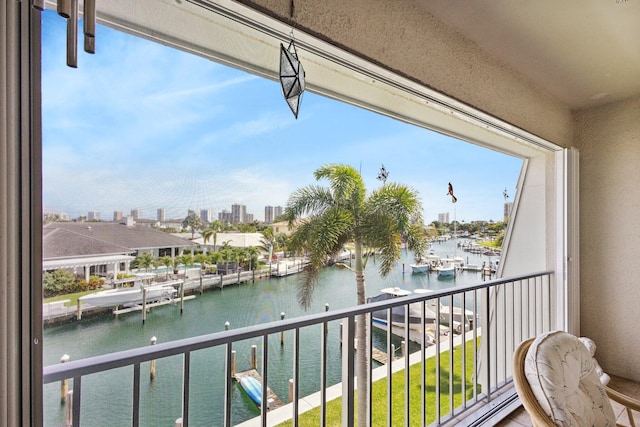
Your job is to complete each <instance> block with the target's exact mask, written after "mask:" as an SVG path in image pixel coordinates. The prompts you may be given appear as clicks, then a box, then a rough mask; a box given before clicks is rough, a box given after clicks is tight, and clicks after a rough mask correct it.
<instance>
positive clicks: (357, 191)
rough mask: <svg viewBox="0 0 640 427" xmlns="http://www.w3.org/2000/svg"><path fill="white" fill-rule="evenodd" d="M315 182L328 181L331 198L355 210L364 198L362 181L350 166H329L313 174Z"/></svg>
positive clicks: (364, 190) (364, 191) (364, 192)
mask: <svg viewBox="0 0 640 427" xmlns="http://www.w3.org/2000/svg"><path fill="white" fill-rule="evenodd" d="M314 176H315V178H316V180H320V179H322V178H326V179H328V180H329V184H330V186H331V191H332V192H333V198H334V200H335V201H336V202H337V203H340V204H343V205H345V206H354V207H356V208H358V207H359V205H360V204H362V203H363V202H364V200H365V197H366V189H365V186H364V181H363V180H362V176H360V173H359V172H358V171H357V170H356V169H354V168H353V167H352V166H349V165H343V164H329V165H324V166H322V167H320V168H319V169H318V170H316V171H315V172H314Z"/></svg>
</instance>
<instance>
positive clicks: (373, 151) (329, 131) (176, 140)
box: [42, 11, 522, 223]
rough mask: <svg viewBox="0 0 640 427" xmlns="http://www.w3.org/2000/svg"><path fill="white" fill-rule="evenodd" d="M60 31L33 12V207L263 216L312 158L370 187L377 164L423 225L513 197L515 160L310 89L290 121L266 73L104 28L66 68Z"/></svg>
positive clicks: (492, 214)
mask: <svg viewBox="0 0 640 427" xmlns="http://www.w3.org/2000/svg"><path fill="white" fill-rule="evenodd" d="M65 28H66V25H65V21H64V20H63V19H62V18H60V17H59V16H57V14H56V13H55V12H53V11H47V12H45V13H43V35H42V37H43V46H42V86H43V87H42V92H43V113H42V114H43V175H44V176H43V190H44V200H43V202H44V208H45V211H55V212H66V213H69V214H70V215H71V216H72V217H77V216H78V215H86V214H87V212H88V211H98V212H100V214H101V216H102V219H105V220H110V219H112V218H113V211H116V210H117V211H123V212H124V213H125V214H127V213H128V212H130V210H131V209H134V208H138V209H140V210H141V211H142V216H143V217H144V218H155V216H156V210H157V209H158V208H165V209H166V212H167V217H170V218H180V217H184V216H185V215H186V212H187V210H188V209H195V210H200V209H212V211H213V213H214V217H216V215H217V212H219V211H221V210H222V209H227V210H230V209H231V205H232V204H234V203H240V204H244V205H246V206H247V212H248V213H253V214H254V218H255V219H258V220H262V219H264V207H265V206H266V205H272V206H278V205H281V206H285V205H286V202H287V199H288V197H289V195H290V194H291V193H292V192H293V191H294V190H295V189H296V188H299V187H301V186H305V185H308V184H312V183H315V180H314V179H313V171H314V170H315V169H317V168H318V167H319V166H321V165H323V164H325V163H346V164H350V165H352V166H354V167H356V168H357V169H359V170H360V171H361V173H362V176H363V178H364V180H365V183H366V185H367V188H368V189H369V190H371V189H373V188H375V187H377V186H379V185H380V184H381V182H380V181H378V180H377V179H376V177H377V175H378V172H379V170H380V167H381V165H382V164H384V166H385V168H386V169H387V170H388V171H389V178H388V182H391V181H393V182H399V183H402V184H406V185H408V186H410V187H413V188H414V189H416V190H417V191H418V193H419V194H420V197H421V199H422V201H423V205H424V218H425V222H427V223H429V222H431V221H433V220H436V219H437V215H438V213H441V212H450V215H451V219H453V216H454V214H455V215H456V218H457V219H458V220H459V221H463V220H464V221H472V220H495V221H497V220H502V213H503V203H504V198H503V191H504V189H505V188H506V189H507V191H508V193H509V195H511V196H512V197H513V195H514V193H515V185H516V181H517V178H518V175H519V173H520V168H521V165H522V161H521V160H520V159H517V158H514V157H510V156H506V155H503V154H500V153H497V152H494V151H491V150H488V149H484V148H480V147H478V146H475V145H472V144H468V143H465V142H462V141H458V140H455V139H452V138H449V137H446V136H443V135H440V134H437V133H434V132H431V131H428V130H425V129H422V128H418V127H416V126H412V125H407V124H405V123H401V122H399V121H395V120H392V119H389V118H386V117H384V116H381V115H378V114H375V113H371V112H368V111H365V110H362V109H359V108H356V107H352V106H350V105H347V104H344V103H341V102H337V101H333V100H330V99H327V98H324V97H321V96H318V95H315V94H313V93H310V92H305V94H304V96H303V100H302V106H301V109H300V114H299V116H298V119H297V120H296V119H295V118H294V117H293V114H292V113H291V111H290V110H289V108H288V106H287V105H286V103H285V101H284V99H283V98H282V94H281V89H280V86H279V84H278V83H277V82H275V81H271V80H267V79H264V78H261V77H256V76H253V75H251V74H248V73H246V72H243V71H238V70H235V69H233V68H230V67H226V66H223V65H220V64H216V63H213V62H211V61H208V60H205V59H202V58H199V57H196V56H193V55H189V54H186V53H182V52H179V51H177V50H175V49H171V48H168V47H165V46H162V45H159V44H156V43H152V42H149V41H146V40H143V39H139V38H135V37H133V36H130V35H127V34H124V33H120V32H117V31H114V30H111V29H109V28H106V27H103V26H99V27H98V29H97V36H96V54H95V55H88V54H86V53H84V52H83V51H82V39H81V37H80V40H79V45H80V47H79V49H78V68H77V69H72V68H69V67H67V66H66V57H65ZM448 182H451V183H452V184H453V185H454V190H455V194H456V196H457V197H458V203H456V204H455V205H453V204H452V203H451V199H450V198H449V197H448V196H446V192H447V184H448ZM510 200H512V199H510ZM454 208H455V211H454Z"/></svg>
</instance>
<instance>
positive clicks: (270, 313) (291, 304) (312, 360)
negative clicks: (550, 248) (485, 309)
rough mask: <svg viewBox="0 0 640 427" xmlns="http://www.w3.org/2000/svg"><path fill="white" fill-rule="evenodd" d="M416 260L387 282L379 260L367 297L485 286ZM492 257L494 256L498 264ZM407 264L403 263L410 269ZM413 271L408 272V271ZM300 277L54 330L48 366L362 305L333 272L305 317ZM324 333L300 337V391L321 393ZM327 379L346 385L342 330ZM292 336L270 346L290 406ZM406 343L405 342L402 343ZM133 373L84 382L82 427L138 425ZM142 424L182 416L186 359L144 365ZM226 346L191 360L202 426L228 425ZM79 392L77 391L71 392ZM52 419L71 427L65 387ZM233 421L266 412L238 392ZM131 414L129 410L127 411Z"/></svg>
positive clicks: (48, 389)
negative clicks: (427, 269) (421, 266)
mask: <svg viewBox="0 0 640 427" xmlns="http://www.w3.org/2000/svg"><path fill="white" fill-rule="evenodd" d="M455 243H456V241H455V240H453V241H449V242H445V243H441V244H438V243H435V244H434V246H433V249H434V250H435V252H436V254H437V255H440V256H442V257H444V256H446V255H454V252H455ZM458 255H461V256H463V257H464V258H465V261H466V262H468V263H471V264H478V265H481V264H482V262H483V261H488V260H489V258H488V257H481V256H479V255H473V254H469V253H467V252H461V251H460V250H458ZM412 259H413V258H412V256H411V254H405V255H404V256H403V259H402V260H401V261H400V262H399V263H398V265H397V268H396V269H395V271H393V272H391V273H390V274H389V276H387V277H386V278H385V279H384V280H383V279H381V278H380V277H379V276H378V274H377V271H376V270H377V268H378V265H377V264H376V262H375V260H374V259H370V260H369V263H368V265H367V269H366V276H365V277H366V279H365V280H366V286H367V296H373V295H376V294H377V293H378V291H379V290H380V289H382V288H385V287H389V286H399V287H401V288H405V289H409V290H413V289H419V288H425V289H443V288H449V287H453V286H460V285H466V284H473V283H478V282H479V281H481V277H480V273H475V272H463V273H460V274H458V275H457V276H456V277H455V278H451V279H446V280H441V279H438V278H437V277H436V275H435V274H434V273H431V274H412V272H411V268H410V267H409V264H410V263H411V262H412ZM495 259H496V257H493V258H492V260H495ZM403 264H404V267H403ZM403 269H404V273H403ZM296 283H297V277H296V276H295V275H293V276H288V277H282V278H277V279H267V280H262V281H256V282H255V283H253V284H252V283H246V284H242V285H239V286H238V285H233V286H229V287H226V288H224V289H223V290H212V291H208V292H205V293H204V294H203V295H202V296H200V295H198V296H197V297H196V298H195V299H193V300H189V301H186V302H185V308H184V313H183V315H182V316H181V315H180V312H179V308H178V306H177V305H167V306H163V307H156V308H154V309H153V310H152V311H151V312H149V314H148V316H147V320H146V323H145V325H142V321H141V317H140V313H139V312H138V313H129V314H124V315H120V316H119V317H117V318H116V317H114V316H113V315H105V316H100V317H93V318H85V319H82V320H81V321H79V322H71V323H67V324H63V325H57V326H51V327H47V328H46V329H45V331H44V363H45V366H47V365H51V364H55V363H59V361H60V357H61V356H62V355H63V354H68V355H70V356H71V359H72V360H78V359H82V358H85V357H90V356H95V355H99V354H105V353H111V352H115V351H120V350H126V349H131V348H136V347H142V346H147V345H149V344H150V339H151V337H152V336H155V337H157V339H158V342H159V343H160V342H167V341H172V340H177V339H180V338H187V337H193V336H198V335H203V334H208V333H212V332H218V331H222V330H224V324H225V322H227V321H228V322H230V324H231V328H238V327H243V326H251V325H256V324H261V323H265V322H271V321H274V320H279V319H280V313H282V312H284V313H285V315H286V317H287V318H291V317H295V316H299V315H302V314H311V313H320V312H324V310H325V304H326V303H328V304H329V306H330V310H331V309H338V308H344V307H350V306H353V305H355V302H356V296H355V278H354V276H353V273H352V272H350V271H348V270H339V269H337V268H327V269H325V271H323V272H322V275H321V277H320V281H319V284H318V286H317V287H316V289H315V292H314V298H313V303H312V306H311V308H310V309H309V310H308V311H307V312H305V311H304V310H302V309H301V308H300V307H299V306H298V304H297V300H296ZM320 333H321V329H320V328H318V327H314V328H306V329H304V330H302V331H301V335H300V341H301V348H302V349H303V350H302V353H301V355H300V364H301V365H300V366H301V372H302V375H303V378H304V380H303V381H301V382H300V386H301V395H303V396H304V395H307V394H310V393H313V392H315V391H317V390H318V389H319V385H320V378H319V374H318V373H319V371H320V369H319V366H320V364H319V363H320V361H319V355H318V352H319V342H320ZM328 337H329V338H328V340H329V348H328V366H329V372H328V373H327V375H328V382H329V383H330V384H335V383H337V382H339V381H340V375H341V368H340V356H341V353H340V352H341V349H340V344H339V324H338V323H334V324H331V325H330V327H329V333H328ZM288 338H289V337H288V336H287V335H285V343H284V345H281V344H280V335H279V334H277V335H275V336H272V337H270V340H269V385H270V387H271V388H272V389H273V390H274V391H275V392H276V394H278V396H280V398H281V399H282V400H283V401H285V402H286V401H287V393H288V380H289V378H292V376H293V375H292V362H291V353H292V345H291V339H288ZM252 344H257V345H258V348H260V347H261V345H260V343H259V342H258V341H252V342H249V341H246V342H242V343H239V344H237V345H235V346H234V350H236V352H237V369H238V370H245V369H249V368H250V347H251V345H252ZM374 344H375V345H376V347H378V348H382V349H384V346H385V336H384V334H383V333H381V332H380V331H377V330H375V331H374ZM398 344H399V340H398V341H397V342H396V345H398ZM132 372H133V371H132V368H122V369H117V370H113V371H109V372H108V373H107V374H98V375H92V376H88V377H85V378H83V387H82V419H81V423H82V425H86V426H104V425H109V426H119V425H130V424H131V409H130V403H131V396H132V388H133V387H132V383H133V375H132ZM141 372H142V381H141V383H142V386H141V425H143V426H173V425H174V422H175V420H176V419H177V418H179V417H180V412H181V409H180V408H181V399H182V397H181V381H182V377H181V372H182V357H173V358H167V359H161V360H158V361H157V374H156V379H155V380H154V381H153V382H151V381H149V380H148V373H149V366H148V364H146V365H143V366H142V370H141ZM223 374H224V348H220V349H211V350H202V351H198V352H194V353H193V354H192V359H191V395H190V411H189V421H190V424H191V425H193V426H215V425H222V418H221V414H222V411H223V387H221V385H222V384H223V382H222V381H223ZM70 388H72V387H71V386H70ZM44 399H45V423H46V425H47V426H60V425H63V424H64V408H63V407H62V406H61V405H60V401H59V399H60V385H59V384H49V385H47V386H45V396H44ZM232 405H233V423H238V422H241V421H244V420H246V419H249V418H252V417H254V416H257V415H259V410H258V408H257V407H256V406H255V405H254V404H253V403H252V402H251V401H250V400H249V398H248V397H247V396H246V395H245V394H244V393H243V392H241V391H240V390H239V388H238V387H236V386H234V391H233V404H232ZM124 408H128V409H124Z"/></svg>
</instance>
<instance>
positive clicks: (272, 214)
mask: <svg viewBox="0 0 640 427" xmlns="http://www.w3.org/2000/svg"><path fill="white" fill-rule="evenodd" d="M281 215H282V206H265V207H264V222H266V223H267V224H273V222H274V221H275V219H276V218H278V217H279V216H281Z"/></svg>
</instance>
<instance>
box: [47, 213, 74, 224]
mask: <svg viewBox="0 0 640 427" xmlns="http://www.w3.org/2000/svg"><path fill="white" fill-rule="evenodd" d="M42 217H43V219H44V221H45V222H48V221H69V220H70V219H71V217H70V216H69V214H68V213H66V212H44V213H43V215H42Z"/></svg>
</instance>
